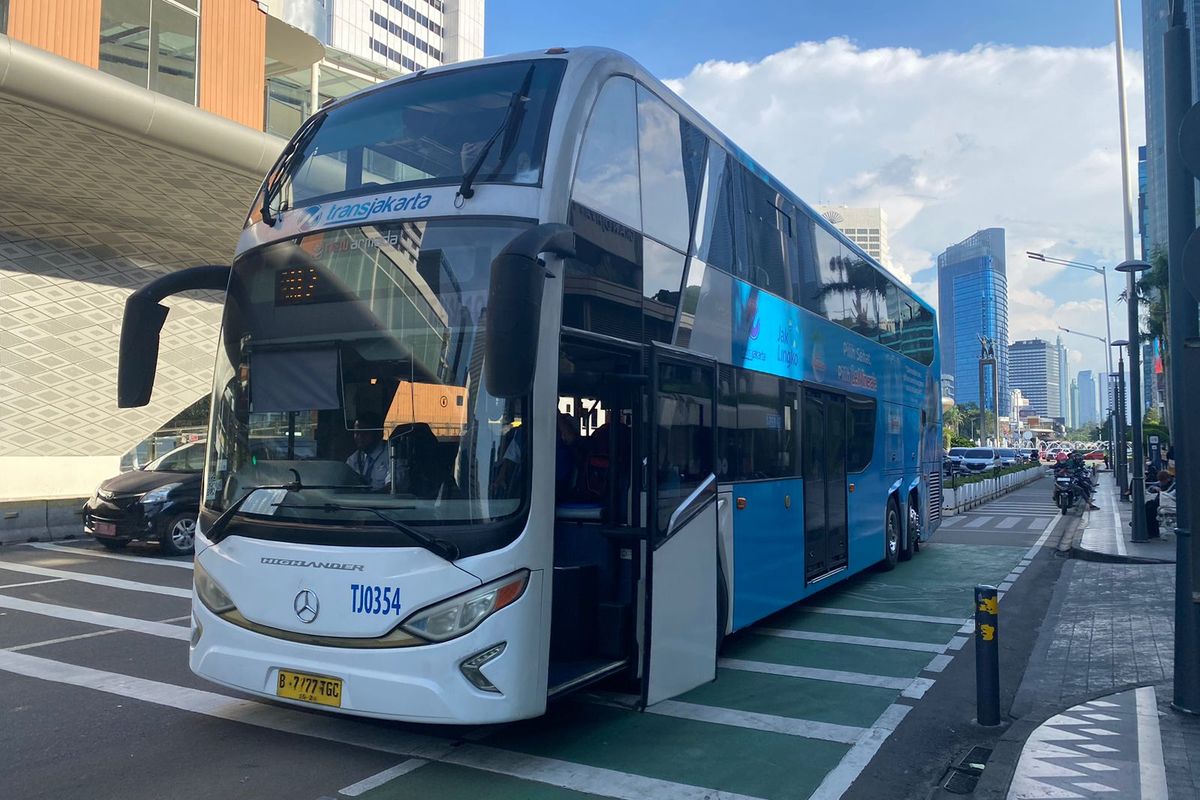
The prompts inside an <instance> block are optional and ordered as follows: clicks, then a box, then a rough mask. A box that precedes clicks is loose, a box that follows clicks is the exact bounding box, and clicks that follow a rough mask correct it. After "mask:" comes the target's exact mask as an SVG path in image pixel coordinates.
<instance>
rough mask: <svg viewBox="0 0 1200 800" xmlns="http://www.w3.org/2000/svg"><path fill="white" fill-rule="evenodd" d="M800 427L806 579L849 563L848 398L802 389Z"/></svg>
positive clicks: (809, 579)
mask: <svg viewBox="0 0 1200 800" xmlns="http://www.w3.org/2000/svg"><path fill="white" fill-rule="evenodd" d="M803 408H804V410H803V419H802V424H801V429H800V440H801V445H800V448H801V460H802V469H803V476H804V582H805V583H811V582H812V581H815V580H818V579H820V578H822V577H824V576H826V575H829V574H830V573H832V572H836V571H838V570H841V569H843V568H845V566H846V563H847V553H848V547H847V544H848V543H847V535H848V526H847V522H846V399H845V398H844V397H841V396H839V395H835V394H830V393H829V392H822V391H819V390H817V389H810V388H807V387H806V388H805V389H804V406H803Z"/></svg>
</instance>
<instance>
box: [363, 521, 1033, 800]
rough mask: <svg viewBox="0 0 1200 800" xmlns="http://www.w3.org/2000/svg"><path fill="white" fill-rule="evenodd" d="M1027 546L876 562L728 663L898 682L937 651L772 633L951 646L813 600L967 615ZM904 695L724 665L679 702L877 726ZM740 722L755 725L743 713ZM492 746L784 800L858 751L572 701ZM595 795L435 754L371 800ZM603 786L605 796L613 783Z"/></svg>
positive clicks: (778, 622)
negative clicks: (444, 760)
mask: <svg viewBox="0 0 1200 800" xmlns="http://www.w3.org/2000/svg"><path fill="white" fill-rule="evenodd" d="M1027 550H1028V548H1025V547H1001V546H987V547H982V546H972V545H957V544H937V543H930V544H929V545H927V546H926V547H924V548H923V549H922V551H921V553H920V554H918V555H917V556H916V557H915V558H914V559H913V560H912V561H909V562H906V563H903V564H900V565H898V567H897V568H896V569H895V570H893V571H892V572H888V573H880V572H874V571H871V572H867V573H865V574H863V575H860V576H856V577H855V578H853V579H851V580H850V581H848V582H847V583H846V584H844V585H841V586H837V587H834V588H831V589H830V590H828V591H826V592H823V593H821V594H819V595H817V596H816V597H814V598H812V599H810V600H808V601H806V602H805V603H802V604H799V605H797V606H794V607H792V608H789V609H786V610H785V611H783V612H780V613H779V614H776V615H774V616H772V617H771V618H769V619H768V620H766V621H764V622H762V623H759V624H758V625H756V626H753V627H752V628H750V629H749V630H747V631H745V632H742V633H740V634H738V635H736V636H734V637H732V638H731V639H730V641H728V642H727V644H726V646H725V647H724V648H723V649H722V652H721V657H722V659H723V660H728V659H735V660H738V661H750V662H758V663H759V664H762V665H765V666H764V667H763V668H764V669H770V667H771V665H780V666H784V667H788V666H795V667H812V668H816V669H828V670H838V671H845V672H853V673H865V674H868V675H878V676H883V677H888V678H915V677H917V676H918V675H919V674H920V673H921V670H922V669H924V667H925V666H926V665H927V664H928V663H929V661H930V658H931V657H932V655H933V654H932V653H931V652H915V651H910V650H903V649H893V648H886V647H872V646H864V645H860V644H850V643H844V642H836V641H834V642H826V641H820V642H818V641H803V640H797V639H788V638H782V637H780V636H772V635H766V634H764V633H763V631H764V630H766V629H772V628H774V629H782V630H793V631H811V632H816V633H821V634H833V635H834V636H855V637H870V638H873V639H891V640H899V641H903V642H915V643H926V644H933V645H944V644H946V643H948V642H949V640H950V639H951V637H952V636H953V635H954V634H955V633H956V631H957V627H958V626H957V625H954V624H949V623H940V622H939V623H928V622H915V621H906V620H894V619H888V618H885V617H883V616H879V617H873V616H868V617H862V616H842V615H836V614H828V613H819V612H814V611H811V610H809V608H810V607H813V606H815V607H822V608H836V609H847V610H851V611H864V612H874V613H892V614H894V613H901V614H918V615H925V616H932V617H953V618H957V619H963V620H965V619H967V617H968V616H970V613H971V603H972V591H973V587H974V585H975V584H976V583H998V582H1000V581H1001V580H1002V579H1003V578H1004V577H1005V576H1006V575H1007V574H1008V573H1009V572H1010V571H1011V570H1012V568H1013V567H1014V566H1016V565H1017V563H1019V561H1020V560H1021V558H1022V557H1023V556H1024V555H1025V553H1026V552H1027ZM899 695H900V690H899V689H895V688H880V687H876V686H862V685H856V684H851V683H837V682H831V681H827V680H816V679H811V678H802V677H793V676H788V675H776V674H764V673H760V672H754V671H746V670H743V669H728V668H721V669H719V670H718V676H717V680H716V681H714V682H712V683H709V684H706V685H704V686H701V687H699V688H697V689H694V690H692V691H691V692H688V693H687V694H685V695H683V696H681V697H679V698H676V701H677V702H679V703H684V704H688V705H690V706H697V707H702V708H703V709H705V710H709V711H713V712H715V713H716V714H717V716H718V717H719V716H720V715H721V713H722V712H725V711H728V712H733V714H735V715H736V714H737V713H738V712H745V713H748V714H762V715H770V716H771V717H775V718H782V719H784V720H793V719H794V720H798V721H807V722H815V723H831V724H834V725H844V726H852V727H854V728H864V729H866V728H870V727H871V726H872V725H873V724H875V722H876V720H878V719H879V715H880V714H881V713H883V711H884V710H886V709H887V708H888V706H890V705H891V704H892V703H893V702H894V701H895V700H896V699H897V698H898V697H899ZM741 724H745V723H744V721H743V722H742V723H741ZM480 743H481V744H484V745H486V746H488V747H490V748H499V749H502V750H510V751H512V752H514V754H528V755H533V756H540V757H544V758H548V759H554V760H555V761H556V762H563V763H565V764H566V765H567V766H568V767H569V765H571V764H578V765H585V766H588V767H595V768H600V769H606V770H614V771H616V772H617V773H625V774H630V775H636V776H643V777H647V778H656V779H660V780H665V781H671V782H673V783H676V784H682V785H685V786H690V787H702V788H703V789H708V790H715V791H721V792H729V793H734V794H738V795H743V796H749V797H757V798H764V800H776V798H779V799H780V800H782V799H783V798H804V797H808V796H809V795H810V794H811V793H812V792H813V791H814V790H815V789H816V788H817V787H818V786H819V785H820V783H821V781H822V779H823V778H824V777H825V775H826V774H827V773H828V772H830V771H831V770H832V769H833V768H834V767H836V766H837V764H838V763H839V762H840V761H841V759H842V756H844V755H845V754H846V753H847V752H848V751H849V749H850V745H849V744H846V743H843V742H835V741H826V740H823V739H819V738H806V737H805V736H802V735H789V734H785V733H775V732H770V731H766V730H755V729H752V728H748V727H741V726H739V725H735V724H720V723H718V722H711V721H700V720H697V719H682V718H678V717H674V716H664V715H663V714H660V713H654V712H653V711H651V712H634V711H628V710H624V709H620V708H614V707H610V706H604V705H597V704H590V703H587V702H585V701H583V700H579V699H576V700H569V701H566V702H562V703H558V704H555V705H553V706H551V708H550V711H549V713H548V714H547V715H546V716H544V717H541V718H538V719H536V720H530V721H527V722H522V723H515V724H512V725H506V726H498V727H496V728H493V729H488V731H487V735H486V737H485V738H483V739H482V740H481V741H480ZM480 787H486V791H487V795H488V796H489V797H493V798H497V799H498V800H507V799H508V798H514V799H515V798H547V799H550V798H560V797H561V798H568V797H591V796H596V795H590V794H586V793H580V792H576V791H572V790H569V789H565V788H561V787H560V786H555V785H551V784H548V783H541V782H537V781H532V780H526V779H522V778H514V777H510V776H504V775H497V774H495V773H492V772H487V771H484V770H479V769H474V768H470V767H461V766H455V765H449V764H436V763H435V764H429V765H426V766H424V767H421V768H420V769H417V770H415V771H413V772H411V773H408V774H406V775H404V776H402V777H400V778H397V779H395V780H393V781H391V782H389V783H387V784H384V785H383V786H380V787H378V788H377V789H374V790H372V791H371V792H368V793H366V794H364V795H362V796H363V797H366V798H370V799H371V800H375V799H376V798H400V797H425V796H436V797H439V798H447V800H451V799H453V798H460V797H461V798H464V800H466V798H471V799H472V800H474V798H476V797H478V796H479V791H480ZM600 796H604V794H603V793H602V794H601V795H600Z"/></svg>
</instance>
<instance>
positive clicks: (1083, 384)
mask: <svg viewBox="0 0 1200 800" xmlns="http://www.w3.org/2000/svg"><path fill="white" fill-rule="evenodd" d="M1075 380H1076V383H1077V384H1078V385H1079V414H1078V417H1077V421H1076V423H1075V424H1076V425H1088V424H1090V423H1095V422H1099V421H1100V412H1099V410H1098V409H1097V408H1096V376H1095V374H1094V373H1093V372H1092V371H1091V370H1090V369H1084V370H1080V371H1079V374H1078V375H1077V376H1076V378H1075Z"/></svg>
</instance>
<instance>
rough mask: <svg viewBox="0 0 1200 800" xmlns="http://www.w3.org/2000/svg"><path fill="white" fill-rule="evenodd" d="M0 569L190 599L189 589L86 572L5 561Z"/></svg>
mask: <svg viewBox="0 0 1200 800" xmlns="http://www.w3.org/2000/svg"><path fill="white" fill-rule="evenodd" d="M0 569H10V570H13V571H14V572H26V573H28V574H30V575H44V576H46V577H48V578H61V579H63V580H68V581H79V582H80V583H92V584H95V585H97V586H107V587H109V588H111V589H125V590H126V591H130V592H149V593H151V594H165V595H168V596H170V597H187V598H191V596H192V590H191V589H177V588H175V587H174V586H160V585H159V584H157V583H142V582H141V581H127V580H124V579H122V578H109V577H108V576H106V575H90V574H88V573H86V572H70V571H68V570H64V569H50V568H49V567H35V566H34V565H33V564H20V563H17V562H15V561H5V560H3V559H0Z"/></svg>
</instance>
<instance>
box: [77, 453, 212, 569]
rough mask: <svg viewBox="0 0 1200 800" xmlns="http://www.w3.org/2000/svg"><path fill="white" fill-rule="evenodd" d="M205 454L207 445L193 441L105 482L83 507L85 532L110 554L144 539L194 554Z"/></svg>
mask: <svg viewBox="0 0 1200 800" xmlns="http://www.w3.org/2000/svg"><path fill="white" fill-rule="evenodd" d="M204 454H205V445H204V442H192V443H191V444H185V445H184V446H183V447H177V448H176V449H174V450H172V451H171V452H169V453H167V454H166V455H164V456H161V457H160V458H157V459H155V460H154V461H151V462H150V463H149V464H147V465H146V466H144V467H142V468H141V469H135V470H132V471H130V472H123V473H121V474H120V475H118V476H116V477H115V478H109V479H108V480H106V481H104V482H103V483H101V484H100V488H99V489H97V490H96V493H95V494H94V495H92V499H90V500H88V501H87V503H85V504H84V506H83V532H84V533H85V534H87V535H88V536H93V537H95V539H96V541H98V542H100V544H102V545H104V546H105V547H107V548H108V549H109V550H119V549H121V548H122V547H124V546H125V545H127V544H129V542H131V541H132V540H134V539H141V540H144V541H151V540H154V541H157V542H159V544H160V545H161V547H162V551H163V552H164V553H166V554H168V555H173V556H179V555H186V554H187V553H190V552H192V547H193V545H194V541H195V537H196V517H197V516H199V514H200V478H201V473H202V472H203V471H204Z"/></svg>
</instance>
